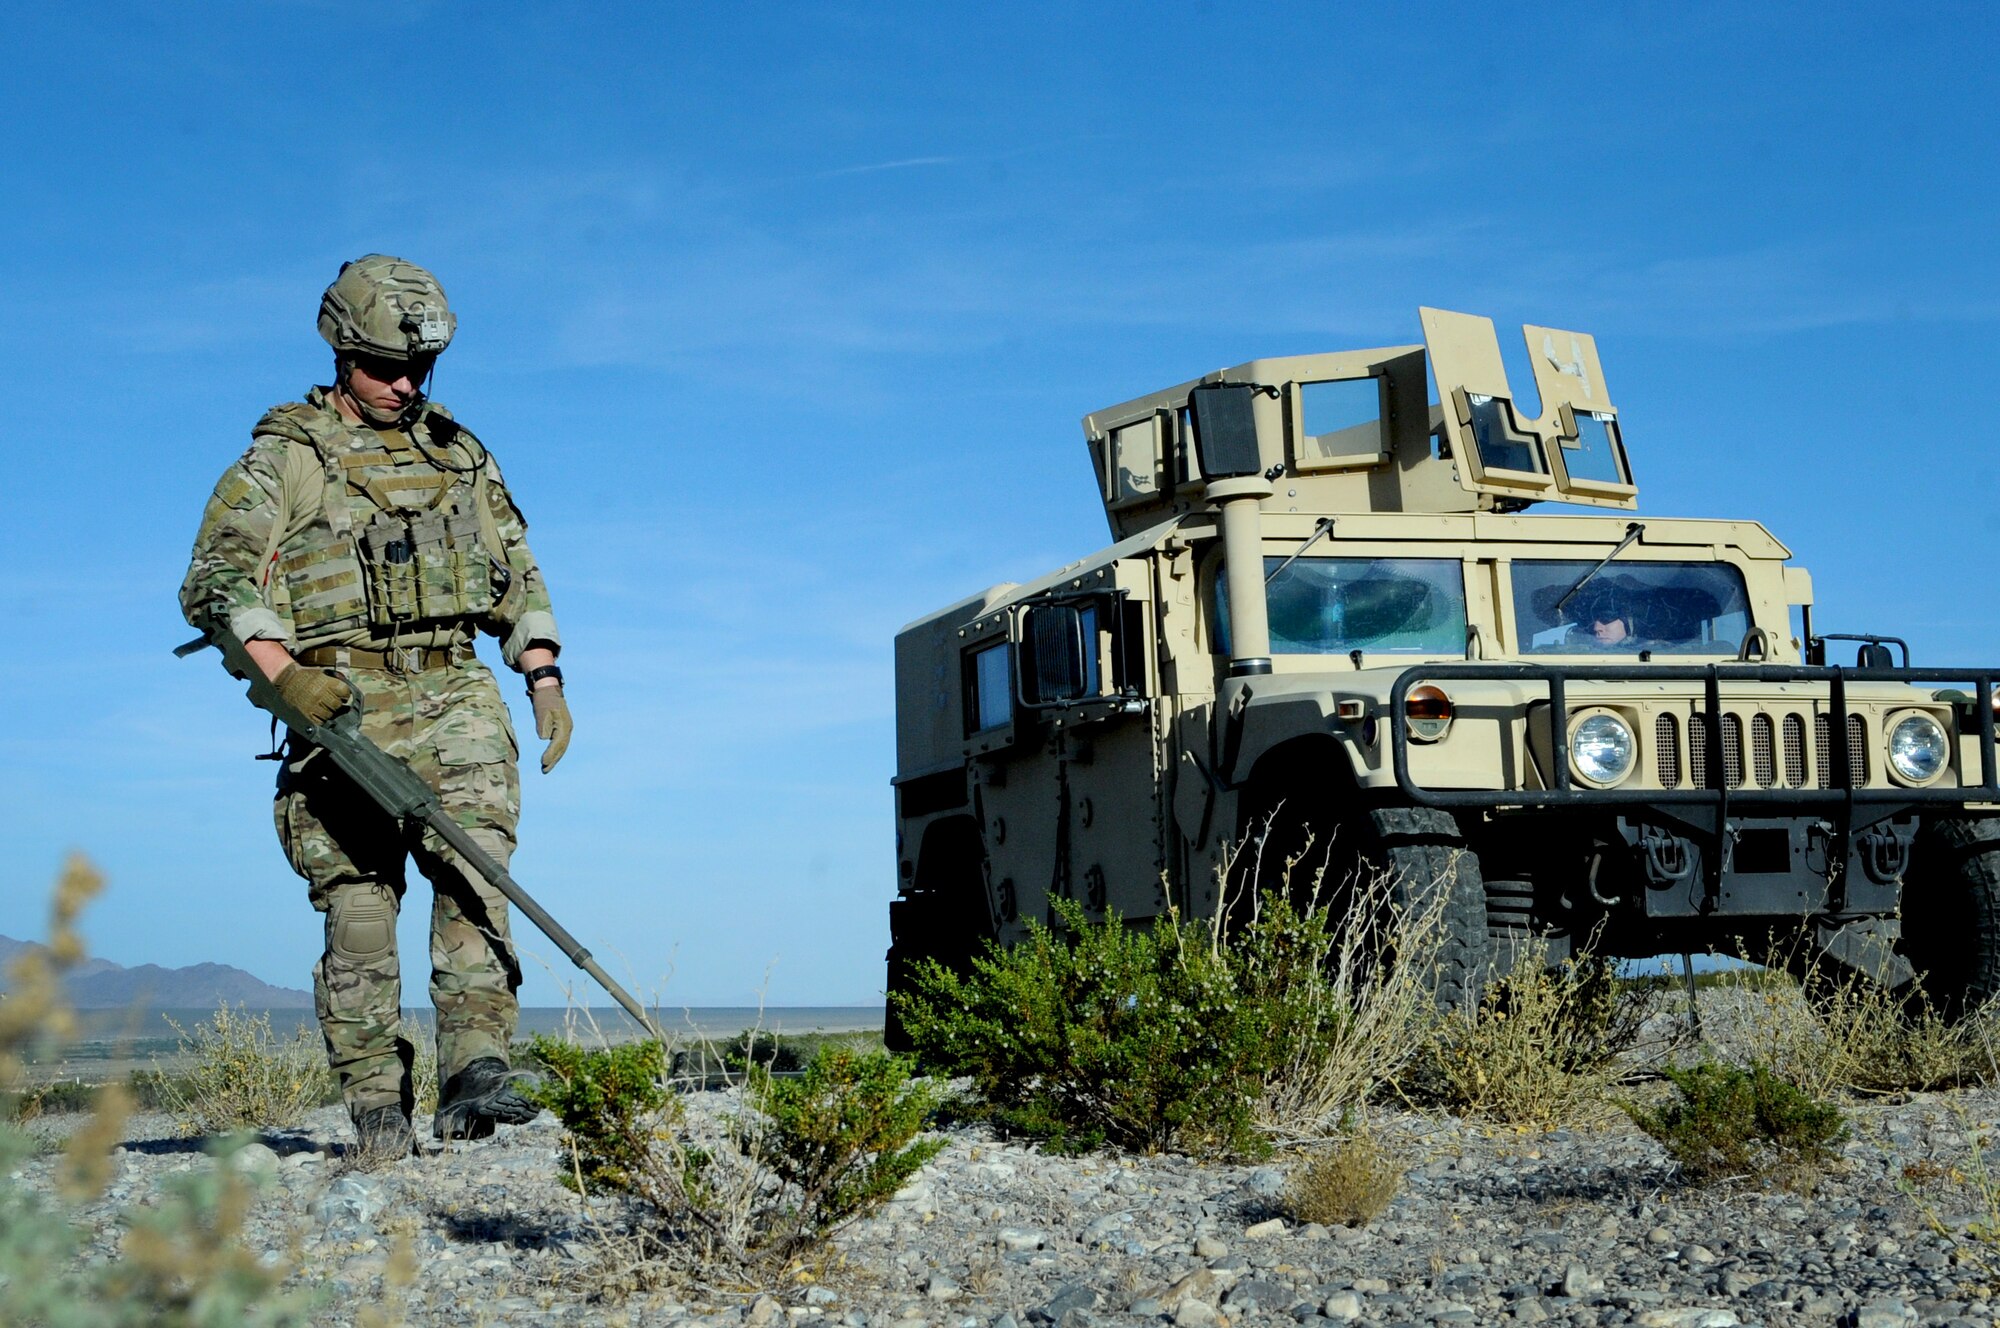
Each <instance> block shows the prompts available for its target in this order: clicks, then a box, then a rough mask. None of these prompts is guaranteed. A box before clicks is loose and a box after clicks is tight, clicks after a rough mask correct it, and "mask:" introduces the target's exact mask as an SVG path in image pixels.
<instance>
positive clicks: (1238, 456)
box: [1188, 383, 1264, 480]
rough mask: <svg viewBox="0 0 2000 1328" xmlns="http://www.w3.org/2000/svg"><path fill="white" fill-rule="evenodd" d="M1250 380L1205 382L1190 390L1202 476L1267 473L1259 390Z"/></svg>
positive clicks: (1191, 412)
mask: <svg viewBox="0 0 2000 1328" xmlns="http://www.w3.org/2000/svg"><path fill="white" fill-rule="evenodd" d="M1259 390H1260V389H1258V388H1256V387H1253V386H1251V385H1250V384H1248V383H1204V384H1202V385H1201V386H1200V387H1197V388H1195V389H1194V390H1193V391H1192V392H1190V393H1188V413H1189V414H1190V415H1192V416H1193V417H1194V447H1195V456H1196V458H1197V459H1198V460H1199V461H1200V463H1201V475H1202V478H1203V479H1209V480H1221V479H1233V478H1235V477H1237V476H1241V475H1261V474H1263V473H1264V459H1263V457H1262V456H1261V455H1260V454H1259V453H1258V451H1257V413H1256V404H1257V393H1258V391H1259Z"/></svg>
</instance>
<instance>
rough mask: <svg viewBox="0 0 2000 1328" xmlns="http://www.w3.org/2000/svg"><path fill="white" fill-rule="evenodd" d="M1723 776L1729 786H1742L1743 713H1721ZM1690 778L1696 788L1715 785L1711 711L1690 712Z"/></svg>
mask: <svg viewBox="0 0 2000 1328" xmlns="http://www.w3.org/2000/svg"><path fill="white" fill-rule="evenodd" d="M1722 778H1723V781H1724V782H1725V783H1727V784H1728V785H1729V787H1730V788H1742V787H1743V717H1742V716H1741V715H1731V714H1727V713H1725V714H1724V715H1723V716H1722ZM1688 781H1689V782H1690V783H1692V784H1693V785H1694V786H1695V787H1696V788H1713V787H1714V785H1713V784H1711V783H1709V780H1708V715H1707V713H1706V712H1704V711H1700V710H1697V711H1695V712H1694V714H1692V715H1690V716H1688Z"/></svg>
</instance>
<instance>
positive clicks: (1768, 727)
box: [1750, 715, 1778, 788]
mask: <svg viewBox="0 0 2000 1328" xmlns="http://www.w3.org/2000/svg"><path fill="white" fill-rule="evenodd" d="M1776 731H1777V730H1776V728H1775V726H1773V725H1772V723H1771V717H1770V716H1769V715H1752V716H1751V717H1750V768H1751V770H1752V771H1754V772H1755V774H1756V776H1757V786H1758V787H1759V788H1769V787H1771V785H1773V784H1775V783H1777V782H1778V758H1777V754H1776V751H1775V748H1776V747H1777V742H1776V740H1775V738H1774V736H1773V735H1774V734H1775V733H1776Z"/></svg>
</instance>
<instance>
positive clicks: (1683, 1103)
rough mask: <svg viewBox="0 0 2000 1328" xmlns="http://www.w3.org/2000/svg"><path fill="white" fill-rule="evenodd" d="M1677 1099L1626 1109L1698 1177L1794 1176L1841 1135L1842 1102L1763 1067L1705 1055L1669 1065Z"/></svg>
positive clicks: (1823, 1161)
mask: <svg viewBox="0 0 2000 1328" xmlns="http://www.w3.org/2000/svg"><path fill="white" fill-rule="evenodd" d="M1665 1074H1666V1077H1667V1080H1668V1082H1670V1083H1671V1084H1672V1085H1673V1086H1674V1088H1675V1089H1676V1090H1677V1092H1678V1094H1679V1096H1678V1098H1677V1099H1676V1100H1673V1101H1669V1102H1666V1103H1664V1104H1662V1105H1660V1106H1657V1107H1647V1106H1642V1105H1640V1104H1638V1103H1626V1104H1624V1105H1625V1110H1626V1112H1627V1113H1628V1114H1629V1115H1630V1116H1631V1117H1632V1119H1633V1121H1634V1122H1635V1123H1637V1124H1638V1126H1639V1128H1640V1129H1642V1130H1644V1131H1645V1132H1646V1133H1647V1134H1649V1135H1651V1136H1652V1137H1653V1138H1655V1139H1657V1140H1659V1142H1660V1144H1661V1146H1662V1147H1664V1148H1665V1149H1666V1150H1667V1156H1668V1157H1670V1158H1672V1159H1673V1160H1674V1162H1675V1163H1676V1164H1677V1165H1678V1166H1679V1167H1680V1171H1681V1174H1682V1175H1683V1176H1685V1177H1686V1178H1687V1179H1689V1180H1691V1181H1694V1182H1696V1183H1697V1184H1702V1183H1707V1182H1711V1181H1718V1180H1726V1179H1732V1178H1756V1177H1762V1176H1767V1175H1775V1176H1776V1177H1777V1178H1779V1179H1781V1180H1796V1179H1798V1178H1800V1177H1804V1176H1809V1175H1811V1174H1813V1173H1816V1172H1817V1171H1819V1170H1822V1169H1824V1168H1825V1167H1826V1166H1827V1165H1829V1164H1830V1163H1831V1162H1832V1161H1833V1160H1834V1155H1833V1148H1834V1146H1835V1145H1837V1144H1839V1143H1841V1142H1842V1141H1843V1140H1845V1139H1846V1138H1847V1126H1846V1125H1845V1124H1844V1123H1843V1122H1842V1120H1841V1115H1840V1109H1839V1108H1838V1107H1835V1106H1833V1105H1832V1104H1831V1103H1827V1102H1822V1101H1819V1100H1818V1099H1816V1098H1815V1097H1813V1096H1812V1095H1811V1094H1809V1093H1807V1092H1806V1091H1805V1090H1803V1089H1802V1088H1800V1087H1799V1086H1798V1085H1797V1084H1795V1083H1793V1082H1791V1081H1790V1080H1788V1079H1785V1078H1783V1077H1782V1076H1780V1075H1778V1074H1775V1073H1773V1072H1772V1071H1771V1070H1770V1069H1769V1068H1768V1067H1766V1066H1764V1065H1761V1064H1758V1063H1756V1062H1752V1063H1751V1064H1750V1065H1749V1066H1748V1067H1747V1068H1745V1067H1743V1066H1736V1065H1721V1064H1717V1063H1715V1062H1713V1061H1705V1062H1703V1063H1701V1064H1699V1065H1695V1066H1692V1067H1687V1068H1677V1067H1673V1066H1669V1067H1667V1069H1666V1070H1665Z"/></svg>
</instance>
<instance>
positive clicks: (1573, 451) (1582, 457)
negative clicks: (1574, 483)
mask: <svg viewBox="0 0 2000 1328" xmlns="http://www.w3.org/2000/svg"><path fill="white" fill-rule="evenodd" d="M1624 450H1625V449H1624V448H1623V447H1622V446H1621V445H1620V442H1619V438H1618V421H1617V418H1616V417H1615V416H1611V415H1599V414H1595V413H1593V412H1589V411H1578V412H1577V413H1576V440H1575V441H1574V442H1572V441H1570V440H1569V439H1564V440H1563V444H1562V459H1563V468H1564V469H1566V470H1567V471H1569V477H1570V478H1571V479H1573V480H1591V481H1595V482H1597V483H1601V484H1630V483H1631V482H1632V481H1631V480H1630V479H1628V478H1627V477H1626V474H1625V458H1624V455H1623V453H1624Z"/></svg>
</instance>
